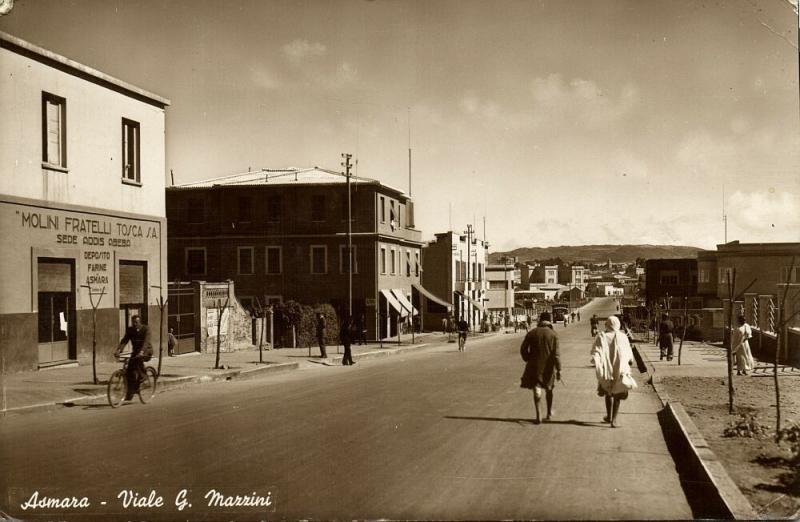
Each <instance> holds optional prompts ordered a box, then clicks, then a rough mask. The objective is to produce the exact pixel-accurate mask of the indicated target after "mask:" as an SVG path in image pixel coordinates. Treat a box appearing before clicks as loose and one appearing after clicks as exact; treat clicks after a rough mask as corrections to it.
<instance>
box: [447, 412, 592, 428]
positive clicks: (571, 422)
mask: <svg viewBox="0 0 800 522" xmlns="http://www.w3.org/2000/svg"><path fill="white" fill-rule="evenodd" d="M444 418H445V419H456V420H479V421H494V422H515V423H517V424H522V423H526V424H534V422H533V419H517V418H513V417H459V416H455V415H445V417H444ZM543 424H569V425H572V426H586V427H591V428H599V427H602V426H604V424H603V423H601V422H583V421H579V420H575V419H569V420H549V421H544V422H543Z"/></svg>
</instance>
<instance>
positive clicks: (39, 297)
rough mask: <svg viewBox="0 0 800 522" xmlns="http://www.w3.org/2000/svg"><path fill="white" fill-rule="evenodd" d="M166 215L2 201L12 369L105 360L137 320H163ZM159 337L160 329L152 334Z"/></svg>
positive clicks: (2, 290) (0, 338)
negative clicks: (93, 357) (94, 346)
mask: <svg viewBox="0 0 800 522" xmlns="http://www.w3.org/2000/svg"><path fill="white" fill-rule="evenodd" d="M165 232H166V224H165V220H164V219H163V218H158V217H147V216H138V215H135V214H119V213H111V212H108V211H101V210H94V209H88V208H84V207H71V206H66V205H63V206H59V208H54V207H52V206H46V204H43V202H39V201H35V200H26V199H22V198H12V197H8V196H3V197H2V201H0V271H2V273H0V357H1V358H2V360H3V364H4V367H5V371H11V372H13V371H22V370H32V369H37V368H44V367H48V366H53V365H59V364H64V363H74V362H78V361H81V360H88V359H90V358H91V353H92V336H93V328H94V326H93V324H94V323H93V318H92V316H93V309H94V308H95V307H96V308H97V313H96V332H94V333H96V338H97V352H98V359H99V360H107V359H109V358H110V357H111V355H112V353H113V351H114V349H115V348H116V344H117V343H118V342H119V339H120V337H121V336H122V332H123V331H124V329H125V327H126V326H127V325H129V324H130V321H131V317H133V316H134V315H139V316H141V317H142V319H143V321H144V322H146V323H147V322H150V323H152V324H153V325H157V324H159V318H158V313H159V309H158V306H157V301H158V297H159V296H160V295H162V294H161V293H160V292H161V289H162V288H163V296H164V298H166V297H167V295H166V294H167V288H166V282H165V281H166V261H165V252H166V237H165ZM153 334H154V339H153V341H154V342H158V337H157V334H158V332H157V327H156V328H155V330H153Z"/></svg>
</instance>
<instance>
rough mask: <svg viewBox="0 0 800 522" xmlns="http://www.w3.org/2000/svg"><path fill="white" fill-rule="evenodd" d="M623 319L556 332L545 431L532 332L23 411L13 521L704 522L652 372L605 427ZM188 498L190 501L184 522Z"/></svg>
mask: <svg viewBox="0 0 800 522" xmlns="http://www.w3.org/2000/svg"><path fill="white" fill-rule="evenodd" d="M613 311H614V301H613V300H610V299H601V300H598V301H596V302H595V303H592V304H591V305H589V308H588V309H587V310H586V311H584V312H583V314H582V319H583V320H582V321H581V322H580V323H576V324H571V325H570V326H569V327H567V328H564V327H563V326H560V325H557V326H556V331H557V332H558V334H559V336H560V339H561V353H562V364H563V366H564V369H563V372H562V374H563V378H564V384H558V385H557V388H556V395H555V405H554V409H555V420H554V422H551V423H546V424H542V425H538V426H537V425H534V424H532V423H531V422H530V420H531V418H532V417H533V406H532V400H531V392H530V391H529V390H523V389H521V388H519V378H520V376H521V374H522V370H523V362H522V360H521V359H520V357H519V345H520V342H521V341H522V336H523V334H522V333H519V334H507V335H497V336H493V337H489V338H486V339H480V340H477V339H470V340H469V341H468V342H467V346H466V352H465V353H458V351H457V347H456V345H455V343H453V344H449V345H446V346H441V347H435V348H431V349H430V350H427V351H420V352H416V353H412V354H408V355H398V356H395V357H391V358H377V359H372V360H366V361H361V362H359V363H358V364H357V365H356V366H354V367H340V366H337V367H320V368H319V369H316V368H315V369H309V370H302V371H295V372H290V373H287V374H282V375H276V376H272V377H269V378H267V379H256V380H248V381H241V382H222V383H215V384H208V385H198V386H192V387H188V388H186V389H182V390H176V391H170V392H168V393H164V394H161V395H158V396H157V397H156V399H155V400H154V402H152V403H151V404H148V405H142V404H140V403H138V402H134V403H132V404H129V405H125V406H123V407H122V408H120V409H116V410H112V409H110V408H108V407H88V408H86V407H83V408H82V407H75V408H65V409H62V410H57V411H53V412H43V413H37V414H29V415H21V416H14V417H8V418H6V419H3V421H2V425H0V469H2V470H3V472H2V473H1V474H0V481H1V482H0V486H1V487H2V494H3V497H2V503H3V505H2V506H0V511H3V512H6V513H11V514H14V515H16V516H18V517H19V516H23V517H24V518H30V516H31V515H30V514H29V513H30V512H31V511H32V510H30V509H29V510H26V511H25V512H22V511H20V509H19V506H20V504H21V503H23V502H25V501H26V500H28V499H29V498H30V496H31V495H32V494H33V492H34V491H36V490H38V491H39V495H40V497H41V496H42V495H45V494H48V495H50V496H53V497H58V498H63V497H65V496H66V497H72V496H74V497H78V498H80V497H84V496H86V497H87V498H88V500H89V502H90V503H91V507H89V508H83V509H81V508H76V509H73V510H47V509H43V510H38V511H36V510H34V512H42V511H44V512H47V513H50V516H49V517H47V518H52V517H53V515H52V513H58V514H61V515H62V516H63V515H64V514H66V515H69V514H71V513H75V514H76V515H75V517H74V518H75V519H80V520H85V519H89V518H90V514H96V515H97V519H108V518H110V516H111V515H112V514H122V516H127V517H130V518H132V519H136V520H153V519H175V518H176V517H177V518H182V519H191V520H197V519H200V518H204V519H209V520H218V519H237V520H252V519H259V518H260V519H266V518H270V519H276V518H289V519H296V518H304V519H305V518H310V519H332V518H370V519H375V518H389V519H531V518H536V519H612V518H629V519H632V518H636V519H641V518H666V519H686V518H692V512H691V510H690V508H689V505H688V504H687V501H686V500H685V496H684V493H683V490H682V488H681V485H680V482H679V479H678V475H677V473H676V471H675V465H674V463H673V461H672V458H671V457H670V454H669V452H668V450H667V448H666V444H665V442H664V440H663V436H662V433H661V429H660V426H659V424H658V421H657V418H656V415H655V413H656V412H657V411H658V410H659V409H660V404H659V403H658V401H657V399H656V397H655V395H654V393H653V392H652V390H651V389H650V388H649V387H648V386H646V385H645V383H644V382H642V379H639V381H640V385H641V386H640V388H639V390H637V391H636V392H634V393H631V397H630V398H629V400H627V401H625V402H624V403H623V404H622V408H621V414H620V421H621V424H622V427H621V428H619V429H612V428H610V427H608V425H606V424H603V423H602V421H601V419H602V417H603V415H604V414H605V410H604V406H603V400H602V399H601V398H600V397H597V395H596V393H595V378H594V370H593V368H592V367H591V366H590V364H589V362H590V360H589V348H590V345H591V337H590V333H589V317H590V316H591V313H592V312H596V313H597V314H598V315H600V316H604V315H606V314H608V313H613ZM183 488H187V489H189V490H190V491H189V492H188V495H187V498H188V499H190V501H191V503H192V507H191V508H186V509H185V510H184V511H182V512H180V513H178V512H177V511H176V507H175V497H176V495H177V493H178V491H179V490H181V489H183ZM127 489H132V490H135V491H136V492H138V493H139V494H141V495H142V496H147V495H148V494H149V493H150V490H151V489H152V490H155V491H156V495H159V494H160V495H162V496H163V497H164V504H165V505H164V506H162V507H149V508H147V507H139V508H133V507H131V508H129V509H127V510H125V509H123V508H121V504H120V502H121V500H120V499H118V498H117V495H118V493H119V492H120V491H122V490H127ZM211 489H215V490H217V491H219V492H222V493H224V494H225V495H251V494H253V493H256V494H257V495H260V496H266V494H267V492H269V493H270V500H271V502H272V508H274V511H272V512H269V513H267V514H264V509H263V508H262V509H261V510H255V509H253V508H249V509H248V508H239V510H240V511H239V512H238V514H237V512H236V511H235V510H233V511H231V510H226V509H225V508H222V507H212V508H209V507H208V506H206V500H204V498H203V496H204V495H205V494H206V492H207V491H208V490H211ZM101 501H105V502H106V505H101V504H100V502H101ZM204 513H205V515H203V514H204ZM259 513H260V515H259Z"/></svg>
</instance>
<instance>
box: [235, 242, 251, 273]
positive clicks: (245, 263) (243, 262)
mask: <svg viewBox="0 0 800 522" xmlns="http://www.w3.org/2000/svg"><path fill="white" fill-rule="evenodd" d="M237 252H238V257H239V275H251V274H253V272H254V270H253V247H239V248H237Z"/></svg>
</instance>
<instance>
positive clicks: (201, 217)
mask: <svg viewBox="0 0 800 522" xmlns="http://www.w3.org/2000/svg"><path fill="white" fill-rule="evenodd" d="M205 220H206V205H205V200H204V199H202V198H189V199H188V200H187V201H186V222H187V223H192V224H197V223H205Z"/></svg>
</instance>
